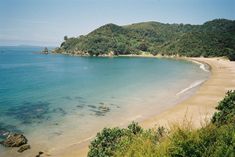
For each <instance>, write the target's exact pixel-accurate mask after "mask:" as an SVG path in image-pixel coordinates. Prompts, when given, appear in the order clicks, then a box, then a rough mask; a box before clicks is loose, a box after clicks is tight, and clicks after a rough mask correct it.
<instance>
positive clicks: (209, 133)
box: [88, 91, 235, 157]
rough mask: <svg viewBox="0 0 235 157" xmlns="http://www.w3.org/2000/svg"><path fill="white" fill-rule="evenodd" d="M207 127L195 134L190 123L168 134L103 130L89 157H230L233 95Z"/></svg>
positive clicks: (234, 143) (134, 127)
mask: <svg viewBox="0 0 235 157" xmlns="http://www.w3.org/2000/svg"><path fill="white" fill-rule="evenodd" d="M216 108H217V109H218V110H219V112H217V113H215V114H214V116H213V118H212V121H211V123H209V124H208V125H206V126H205V127H202V128H201V129H198V130H195V129H193V128H192V127H191V125H190V123H185V124H181V125H176V126H174V127H173V128H171V130H170V131H168V132H167V131H166V129H165V128H163V127H159V128H157V129H149V130H143V129H142V128H141V127H140V126H139V125H138V123H135V122H132V124H130V125H129V126H128V128H126V129H120V128H112V129H107V128H105V129H103V131H102V132H101V133H98V134H97V136H96V138H95V140H94V141H92V142H91V145H90V151H89V153H88V156H89V157H112V156H115V157H234V156H235V151H234V150H235V123H234V122H235V91H229V92H227V94H226V96H225V98H224V99H223V100H222V101H220V102H219V105H218V107H216Z"/></svg>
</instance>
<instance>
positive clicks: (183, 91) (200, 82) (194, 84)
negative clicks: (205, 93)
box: [176, 80, 205, 95]
mask: <svg viewBox="0 0 235 157" xmlns="http://www.w3.org/2000/svg"><path fill="white" fill-rule="evenodd" d="M204 81H205V80H199V81H196V82H193V83H192V84H190V85H189V86H188V87H187V88H185V89H183V90H181V91H180V92H178V93H177V94H176V95H180V94H183V93H185V92H187V91H188V90H190V89H192V88H194V87H197V86H199V85H201V84H202V83H203V82H204Z"/></svg>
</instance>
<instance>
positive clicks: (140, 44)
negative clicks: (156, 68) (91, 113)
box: [56, 19, 235, 60]
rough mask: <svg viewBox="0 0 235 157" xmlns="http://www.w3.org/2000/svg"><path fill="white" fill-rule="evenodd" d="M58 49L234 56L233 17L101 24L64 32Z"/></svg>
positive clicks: (92, 51) (94, 52)
mask: <svg viewBox="0 0 235 157" xmlns="http://www.w3.org/2000/svg"><path fill="white" fill-rule="evenodd" d="M64 40H65V41H64V42H63V43H62V44H61V47H60V50H61V51H56V52H57V53H61V52H65V53H69V54H80V55H84V54H87V53H88V54H90V55H92V56H98V55H103V54H107V53H109V52H111V51H112V52H114V54H116V55H119V54H141V52H150V53H152V54H153V55H156V54H163V55H180V56H190V57H199V56H204V57H214V56H227V57H228V58H229V59H230V60H235V21H232V20H226V19H216V20H212V21H208V22H206V23H204V24H203V25H189V24H186V25H184V24H163V23H158V22H143V23H137V24H132V25H127V26H122V27H121V26H118V25H115V24H107V25H104V26H102V27H100V28H98V29H96V30H94V31H93V32H91V33H89V34H88V35H86V36H80V37H78V38H68V37H67V36H65V38H64Z"/></svg>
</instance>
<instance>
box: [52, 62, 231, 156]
mask: <svg viewBox="0 0 235 157" xmlns="http://www.w3.org/2000/svg"><path fill="white" fill-rule="evenodd" d="M187 59H188V60H194V61H197V62H201V63H206V64H208V65H209V66H210V67H211V76H210V77H209V79H208V80H207V81H205V82H204V83H203V84H202V85H201V86H200V87H199V88H198V90H197V91H196V92H195V94H194V95H193V96H191V97H190V98H188V99H186V100H185V101H183V102H181V103H179V104H177V105H175V106H174V107H172V108H170V109H168V110H166V111H164V112H162V113H160V114H158V115H156V116H153V117H151V118H148V119H146V120H144V121H141V122H140V124H141V126H143V127H144V128H152V127H154V126H162V125H163V126H165V127H168V126H169V125H170V124H173V123H182V122H183V121H185V120H189V121H191V123H192V125H193V126H194V127H196V128H198V127H201V126H202V124H203V123H205V121H206V120H208V119H210V118H211V116H212V115H213V113H214V112H215V111H216V110H215V106H217V104H218V102H219V101H220V100H221V99H222V98H223V97H224V95H225V93H226V92H227V91H228V90H231V89H235V62H230V61H228V60H225V59H223V58H187ZM88 145H89V141H85V142H83V143H78V144H74V145H71V146H69V147H67V148H65V149H61V150H58V151H56V152H51V155H50V156H60V157H73V156H77V157H85V156H87V152H88Z"/></svg>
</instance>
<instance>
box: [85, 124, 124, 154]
mask: <svg viewBox="0 0 235 157" xmlns="http://www.w3.org/2000/svg"><path fill="white" fill-rule="evenodd" d="M125 132H126V131H125V130H124V129H120V128H112V129H110V128H104V129H103V130H102V131H101V133H98V134H97V135H96V138H95V139H94V140H93V141H92V142H91V144H90V146H89V148H90V151H89V152H88V157H109V156H113V155H114V150H115V149H116V147H117V143H118V141H120V139H121V137H123V136H124V135H125Z"/></svg>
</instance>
